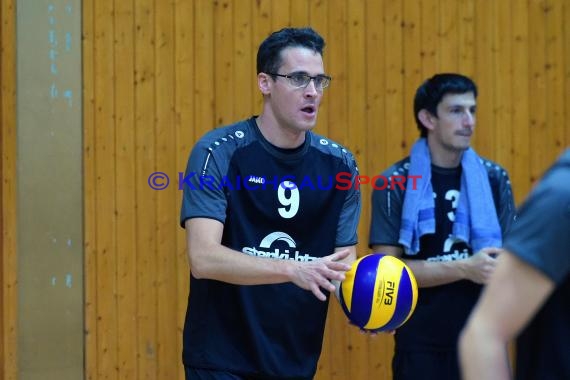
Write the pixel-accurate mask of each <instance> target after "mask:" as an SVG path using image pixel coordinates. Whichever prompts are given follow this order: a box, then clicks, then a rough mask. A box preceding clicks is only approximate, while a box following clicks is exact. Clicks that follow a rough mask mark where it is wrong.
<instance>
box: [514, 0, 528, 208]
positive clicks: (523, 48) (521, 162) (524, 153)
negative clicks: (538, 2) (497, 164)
mask: <svg viewBox="0 0 570 380" xmlns="http://www.w3.org/2000/svg"><path fill="white" fill-rule="evenodd" d="M512 12H513V16H512V17H513V20H515V21H514V22H513V23H512V28H513V33H512V35H513V45H512V49H513V52H512V67H513V74H512V75H513V78H516V80H513V81H512V84H511V85H512V91H511V93H512V97H513V98H512V102H513V117H512V119H511V122H512V125H511V128H510V132H511V136H512V141H513V162H512V166H511V172H510V175H511V182H513V180H515V182H514V183H515V184H516V185H515V186H513V193H514V195H515V201H516V202H517V203H520V201H521V200H522V199H521V198H523V196H522V194H527V192H528V191H529V189H530V185H531V183H530V180H529V177H528V175H527V174H528V169H529V168H528V163H529V153H530V152H529V149H530V144H529V126H528V125H529V120H530V99H529V35H528V33H529V19H528V3H527V2H524V1H513V7H512Z"/></svg>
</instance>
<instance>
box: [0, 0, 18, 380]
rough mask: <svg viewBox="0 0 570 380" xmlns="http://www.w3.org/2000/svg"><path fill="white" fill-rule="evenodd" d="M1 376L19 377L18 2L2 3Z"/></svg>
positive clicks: (0, 129) (6, 377) (0, 36)
mask: <svg viewBox="0 0 570 380" xmlns="http://www.w3.org/2000/svg"><path fill="white" fill-rule="evenodd" d="M0 93H1V94H2V96H1V97H0V249H1V252H2V254H1V257H0V379H5V380H15V379H16V377H17V369H18V367H17V361H18V347H17V344H16V343H17V329H16V328H17V323H16V322H17V320H18V316H17V309H18V298H17V297H18V291H17V282H18V279H17V273H18V271H17V256H16V253H17V231H16V222H17V220H16V213H17V209H16V207H17V199H16V155H17V153H16V146H17V143H16V2H15V1H14V0H6V1H2V2H1V3H0Z"/></svg>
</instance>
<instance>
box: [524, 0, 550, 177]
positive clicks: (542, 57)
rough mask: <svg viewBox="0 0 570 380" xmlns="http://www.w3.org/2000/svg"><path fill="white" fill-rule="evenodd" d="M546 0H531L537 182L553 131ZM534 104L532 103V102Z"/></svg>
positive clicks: (533, 170) (532, 137)
mask: <svg viewBox="0 0 570 380" xmlns="http://www.w3.org/2000/svg"><path fill="white" fill-rule="evenodd" d="M544 5H545V2H544V1H530V2H529V25H531V28H530V30H529V51H530V52H532V59H530V73H529V74H530V76H531V78H532V80H531V81H530V86H529V94H531V96H532V98H533V103H532V112H531V119H530V125H529V127H530V141H532V147H533V150H534V154H533V156H534V157H533V159H531V161H530V166H529V169H530V178H531V182H532V183H535V182H536V181H537V180H538V179H539V178H540V175H541V174H542V171H543V170H544V163H543V161H542V160H543V158H544V157H547V156H548V154H549V150H550V149H552V148H551V147H549V146H547V145H546V143H545V140H547V139H548V137H547V136H548V134H549V131H548V130H547V125H546V104H545V99H547V92H548V89H547V88H546V77H545V76H546V73H545V66H546V44H545V39H546V32H545V29H546V25H545V15H544V11H545V9H544ZM529 106H530V104H529Z"/></svg>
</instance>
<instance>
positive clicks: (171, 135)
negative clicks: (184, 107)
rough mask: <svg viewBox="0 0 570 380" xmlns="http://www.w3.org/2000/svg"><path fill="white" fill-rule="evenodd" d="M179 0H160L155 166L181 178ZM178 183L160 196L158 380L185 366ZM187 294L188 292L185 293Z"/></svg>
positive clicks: (156, 22) (156, 21) (172, 376)
mask: <svg viewBox="0 0 570 380" xmlns="http://www.w3.org/2000/svg"><path fill="white" fill-rule="evenodd" d="M174 10H175V9H174V1H173V0H169V1H160V2H155V19H154V22H155V25H156V29H155V72H156V81H155V93H156V123H155V136H156V165H157V166H156V168H157V171H161V172H165V173H168V175H171V176H172V177H173V178H172V179H173V180H176V178H175V176H174V174H175V173H176V150H175V149H173V147H174V146H175V144H176V141H175V130H174V128H173V126H174V109H175V100H174V86H175V82H174V78H175V61H174V28H173V25H174V23H173V22H172V21H173V19H174ZM176 195H177V190H176V186H175V184H174V182H173V183H172V186H168V187H167V188H166V189H164V190H161V191H158V192H157V229H156V234H157V248H156V263H157V266H156V271H157V276H156V277H157V278H156V286H157V290H156V291H157V302H156V308H157V311H156V315H157V320H156V322H155V323H156V331H157V336H156V346H157V362H156V365H157V374H156V377H157V378H159V379H174V378H176V376H177V375H178V371H177V366H178V364H179V363H180V359H179V355H178V352H177V351H176V348H177V347H176V345H174V344H172V343H173V342H176V340H177V339H178V334H177V331H176V329H175V328H173V327H174V326H176V322H177V318H176V313H177V310H178V309H177V299H178V291H177V281H176V272H177V270H176V269H177V268H176V233H177V232H178V231H177V230H178V228H177V225H178V222H177V219H178V218H177V217H176V216H177V215H176V214H175V213H173V212H172V211H173V210H175V209H176V207H177V205H178V202H179V200H178V199H177V197H176ZM183 293H185V289H184V291H183Z"/></svg>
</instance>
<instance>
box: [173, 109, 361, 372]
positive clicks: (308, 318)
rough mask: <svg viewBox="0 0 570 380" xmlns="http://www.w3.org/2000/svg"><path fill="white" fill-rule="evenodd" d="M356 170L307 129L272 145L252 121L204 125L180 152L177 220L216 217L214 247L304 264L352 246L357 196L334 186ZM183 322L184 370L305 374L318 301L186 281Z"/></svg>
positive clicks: (318, 330)
mask: <svg viewBox="0 0 570 380" xmlns="http://www.w3.org/2000/svg"><path fill="white" fill-rule="evenodd" d="M356 175H357V168H356V163H355V161H354V158H353V156H352V154H351V153H350V152H348V151H347V150H346V149H344V148H343V147H342V146H340V145H338V144H336V143H334V142H332V141H330V140H328V139H326V138H323V137H320V136H318V135H316V134H314V133H312V132H307V134H306V139H305V142H304V143H303V144H302V145H301V146H300V147H299V148H296V149H287V150H285V149H279V148H277V147H275V146H273V145H271V144H270V143H269V142H268V141H267V140H265V138H264V137H263V135H262V134H261V132H260V131H259V129H258V127H257V125H256V123H255V119H254V118H251V119H249V120H245V121H241V122H238V123H236V124H233V125H230V126H227V127H224V128H220V129H216V130H213V131H211V132H209V133H207V134H206V135H205V136H204V137H203V138H202V139H201V140H200V141H199V142H198V143H197V144H196V146H195V148H194V149H193V151H192V154H191V155H190V159H189V162H188V167H187V171H186V173H185V177H184V178H183V179H181V185H182V186H183V189H184V192H183V203H182V211H181V224H182V225H184V222H185V220H186V219H188V218H195V217H203V218H212V219H216V220H219V221H220V222H222V223H224V232H223V236H222V244H223V245H224V246H227V247H230V248H232V249H234V250H237V251H240V252H243V254H247V255H252V256H257V257H263V258H266V259H278V260H298V261H310V260H315V259H317V258H320V257H323V256H327V255H330V254H331V253H333V251H334V249H335V247H343V246H352V245H355V244H356V243H357V236H356V230H357V224H358V219H359V215H360V206H361V205H360V192H359V191H358V189H356V188H355V186H350V188H348V189H347V187H348V186H345V185H343V186H339V184H338V179H339V176H341V177H342V178H343V180H345V181H346V179H347V178H354V177H355V176H356ZM188 304H189V307H188V310H187V314H186V322H185V327H184V347H183V362H184V364H185V365H187V366H192V367H197V368H206V369H217V370H227V371H230V372H233V373H236V374H240V375H243V376H245V377H246V378H248V379H250V378H252V379H255V378H260V379H302V378H306V379H309V378H312V377H313V376H314V373H315V372H316V365H317V361H318V358H319V355H320V352H321V346H322V339H323V333H324V326H325V318H326V313H327V306H328V302H322V301H319V300H318V299H317V298H316V297H315V296H314V295H313V294H312V293H311V292H310V291H307V290H303V289H301V288H299V287H297V286H296V285H294V284H292V283H283V284H274V285H273V284H271V285H255V286H237V285H232V284H228V283H225V282H220V281H215V280H208V279H196V278H194V277H192V276H191V278H190V296H189V302H188Z"/></svg>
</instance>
